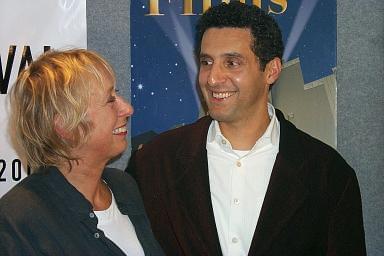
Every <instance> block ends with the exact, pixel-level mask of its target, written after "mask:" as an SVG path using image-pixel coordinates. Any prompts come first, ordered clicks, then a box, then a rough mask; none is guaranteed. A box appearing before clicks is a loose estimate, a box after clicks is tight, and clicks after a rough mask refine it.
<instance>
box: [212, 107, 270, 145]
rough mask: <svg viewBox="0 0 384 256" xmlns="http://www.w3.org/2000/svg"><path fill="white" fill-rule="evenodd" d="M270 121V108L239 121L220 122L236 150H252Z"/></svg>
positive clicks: (223, 132) (222, 130)
mask: <svg viewBox="0 0 384 256" xmlns="http://www.w3.org/2000/svg"><path fill="white" fill-rule="evenodd" d="M269 123H270V119H269V114H268V110H267V111H261V112H260V113H259V114H258V115H254V116H253V117H250V118H248V119H244V120H241V121H239V122H219V125H220V130H221V133H222V134H223V135H224V137H225V138H227V139H228V140H229V142H230V143H231V145H232V148H233V149H235V150H251V149H252V147H253V146H254V145H255V144H256V141H257V140H258V139H259V138H260V137H261V136H262V135H263V134H264V132H265V131H266V130H267V128H268V125H269Z"/></svg>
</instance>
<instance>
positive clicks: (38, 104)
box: [10, 49, 115, 171]
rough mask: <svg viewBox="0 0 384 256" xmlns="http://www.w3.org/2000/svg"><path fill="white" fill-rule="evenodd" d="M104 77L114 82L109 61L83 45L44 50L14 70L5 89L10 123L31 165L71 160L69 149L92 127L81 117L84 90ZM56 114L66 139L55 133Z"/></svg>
mask: <svg viewBox="0 0 384 256" xmlns="http://www.w3.org/2000/svg"><path fill="white" fill-rule="evenodd" d="M106 82H109V83H112V84H113V85H114V84H115V75H114V72H113V70H112V68H111V66H110V65H109V64H108V63H107V62H106V61H105V60H104V59H103V58H102V57H101V56H100V55H99V54H97V53H96V52H93V51H89V50H84V49H72V50H65V51H49V52H46V53H44V54H42V55H41V56H40V57H39V58H38V59H36V60H35V61H33V62H32V64H31V65H30V66H29V67H28V68H27V69H25V70H24V71H23V72H21V73H20V75H19V77H18V79H17V80H16V83H15V84H14V86H13V87H12V89H11V93H10V106H11V118H10V129H11V131H12V132H13V133H14V142H15V143H16V148H18V151H19V153H20V154H22V156H24V157H25V160H26V161H27V164H28V165H29V166H30V167H31V169H32V171H34V170H36V169H37V168H38V167H40V166H49V165H56V166H57V165H58V164H59V163H63V161H67V162H68V163H69V164H70V166H71V162H70V161H71V160H77V159H76V158H75V157H74V156H72V155H71V149H72V148H74V147H76V146H78V145H80V144H81V143H84V142H85V141H86V140H87V136H88V134H89V132H90V130H91V129H92V124H91V123H90V122H89V120H87V118H86V112H87V109H88V106H89V103H90V96H91V94H92V92H94V91H95V89H96V88H97V87H103V86H104V84H105V83H106ZM58 118H59V119H60V126H61V127H62V128H63V129H64V130H65V131H67V132H68V133H69V134H71V139H70V140H68V139H65V138H62V136H60V135H59V134H58V133H57V131H56V127H55V122H57V120H58Z"/></svg>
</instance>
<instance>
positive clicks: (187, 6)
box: [182, 0, 196, 15]
mask: <svg viewBox="0 0 384 256" xmlns="http://www.w3.org/2000/svg"><path fill="white" fill-rule="evenodd" d="M192 2H193V1H192V0H184V12H183V14H182V15H196V14H194V13H193V4H192Z"/></svg>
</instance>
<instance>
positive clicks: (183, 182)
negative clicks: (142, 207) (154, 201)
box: [171, 119, 221, 255]
mask: <svg viewBox="0 0 384 256" xmlns="http://www.w3.org/2000/svg"><path fill="white" fill-rule="evenodd" d="M210 122H211V119H208V121H206V122H205V124H203V129H202V131H200V132H199V131H197V132H196V135H197V136H198V137H194V136H192V139H191V141H189V142H188V143H187V144H184V145H187V146H186V147H183V148H181V149H180V150H179V152H178V154H177V156H176V162H177V163H178V166H177V170H179V174H178V177H177V179H175V183H174V186H173V187H172V188H171V189H173V190H175V192H172V193H175V194H176V195H177V207H178V211H177V212H174V215H175V216H173V217H175V218H182V219H181V220H180V223H183V225H184V227H182V229H178V230H180V231H181V232H180V233H179V234H177V236H178V239H180V240H179V241H180V243H185V246H183V247H184V248H190V249H191V251H190V252H188V253H186V254H188V255H221V248H220V242H219V237H218V235H217V230H216V224H215V218H214V215H213V209H212V202H211V196H210V195H211V194H210V189H209V176H208V161H207V151H206V148H205V145H206V134H207V130H208V127H209V124H210ZM200 142H201V143H200ZM198 143H200V144H198ZM172 214H173V213H172Z"/></svg>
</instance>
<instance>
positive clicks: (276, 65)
mask: <svg viewBox="0 0 384 256" xmlns="http://www.w3.org/2000/svg"><path fill="white" fill-rule="evenodd" d="M264 72H265V75H266V81H267V83H268V84H269V85H271V84H274V83H275V82H276V81H277V79H278V78H279V76H280V73H281V59H280V58H278V57H275V58H273V59H272V60H270V61H269V62H268V63H267V65H266V66H265V70H264Z"/></svg>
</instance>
